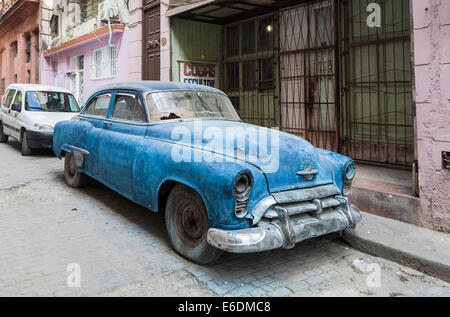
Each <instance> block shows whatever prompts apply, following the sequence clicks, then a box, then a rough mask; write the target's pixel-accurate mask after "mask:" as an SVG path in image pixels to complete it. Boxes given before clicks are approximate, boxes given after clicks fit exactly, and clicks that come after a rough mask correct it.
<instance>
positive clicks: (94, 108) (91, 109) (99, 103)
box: [86, 93, 111, 117]
mask: <svg viewBox="0 0 450 317" xmlns="http://www.w3.org/2000/svg"><path fill="white" fill-rule="evenodd" d="M110 100H111V94H109V93H108V94H103V95H98V96H97V97H95V98H94V99H93V100H92V101H91V102H90V103H89V105H88V106H87V109H86V114H90V115H94V116H101V117H106V115H107V114H108V108H109V101H110Z"/></svg>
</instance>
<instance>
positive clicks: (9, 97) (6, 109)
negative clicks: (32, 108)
mask: <svg viewBox="0 0 450 317" xmlns="http://www.w3.org/2000/svg"><path fill="white" fill-rule="evenodd" d="M15 95H16V90H15V89H9V90H8V91H7V92H6V94H5V97H4V99H3V101H2V109H1V111H2V125H3V133H5V134H7V135H13V125H12V122H11V121H12V120H11V116H10V114H9V113H10V107H11V104H12V102H13V100H14V96H15Z"/></svg>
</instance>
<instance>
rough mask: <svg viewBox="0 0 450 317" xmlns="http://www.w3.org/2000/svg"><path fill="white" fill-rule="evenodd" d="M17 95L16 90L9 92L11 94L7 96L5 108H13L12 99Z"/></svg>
mask: <svg viewBox="0 0 450 317" xmlns="http://www.w3.org/2000/svg"><path fill="white" fill-rule="evenodd" d="M15 93H16V91H15V90H14V89H10V90H9V92H8V94H7V95H6V98H5V104H4V106H5V107H6V108H9V106H11V101H12V99H13V97H14V94H15Z"/></svg>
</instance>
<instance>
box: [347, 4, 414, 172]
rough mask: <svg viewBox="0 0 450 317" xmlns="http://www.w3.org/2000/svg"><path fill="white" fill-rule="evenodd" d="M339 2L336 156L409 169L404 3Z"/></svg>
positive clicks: (407, 42) (407, 21)
mask: <svg viewBox="0 0 450 317" xmlns="http://www.w3.org/2000/svg"><path fill="white" fill-rule="evenodd" d="M371 2H373V1H372V0H347V1H342V2H341V7H340V9H341V21H340V25H342V28H341V35H340V37H341V48H342V49H341V56H342V59H341V61H342V64H341V66H342V67H341V70H340V73H341V87H342V95H343V99H342V107H341V108H342V109H341V129H340V135H341V151H342V152H343V153H344V154H346V155H348V156H351V157H353V158H355V159H358V160H364V161H370V162H378V163H387V164H396V165H410V164H411V163H412V162H413V160H414V153H413V140H414V138H413V116H412V94H411V87H412V84H411V53H410V52H411V47H410V8H409V2H410V1H409V0H379V1H376V2H377V3H378V4H379V5H380V6H381V11H380V13H381V14H380V16H379V17H378V18H379V19H381V26H380V27H372V28H371V27H368V24H367V17H368V15H369V13H368V12H367V7H368V5H369V3H371Z"/></svg>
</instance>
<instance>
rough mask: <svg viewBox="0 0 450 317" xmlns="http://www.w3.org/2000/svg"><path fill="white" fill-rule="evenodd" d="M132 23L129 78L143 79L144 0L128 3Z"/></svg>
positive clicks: (129, 46) (133, 0)
mask: <svg viewBox="0 0 450 317" xmlns="http://www.w3.org/2000/svg"><path fill="white" fill-rule="evenodd" d="M128 6H129V7H128V8H129V13H130V24H129V25H128V28H129V31H128V34H129V38H128V79H129V80H141V79H142V32H143V28H142V0H130V2H129V3H128Z"/></svg>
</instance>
